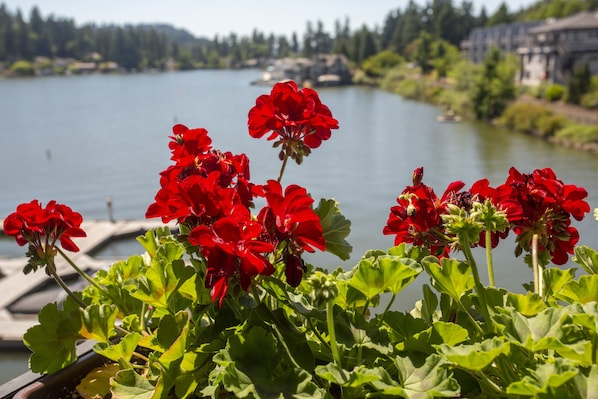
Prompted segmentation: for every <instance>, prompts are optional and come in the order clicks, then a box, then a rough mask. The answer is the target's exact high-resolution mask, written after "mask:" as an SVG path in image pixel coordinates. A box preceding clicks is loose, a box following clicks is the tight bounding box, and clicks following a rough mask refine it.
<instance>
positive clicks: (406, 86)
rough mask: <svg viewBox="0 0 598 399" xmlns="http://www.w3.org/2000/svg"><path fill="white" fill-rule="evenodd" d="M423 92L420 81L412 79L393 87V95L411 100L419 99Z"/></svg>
mask: <svg viewBox="0 0 598 399" xmlns="http://www.w3.org/2000/svg"><path fill="white" fill-rule="evenodd" d="M423 92H424V87H423V84H422V83H421V82H420V81H417V80H412V79H405V80H402V81H400V82H399V83H398V84H397V85H396V87H395V93H397V94H399V95H401V96H403V97H405V98H408V99H411V100H415V99H419V98H421V96H422V95H423Z"/></svg>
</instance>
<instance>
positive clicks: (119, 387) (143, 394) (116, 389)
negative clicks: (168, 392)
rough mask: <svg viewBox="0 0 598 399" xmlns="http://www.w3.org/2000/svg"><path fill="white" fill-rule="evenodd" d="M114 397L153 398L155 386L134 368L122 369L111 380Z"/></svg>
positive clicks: (118, 398) (124, 398) (114, 398)
mask: <svg viewBox="0 0 598 399" xmlns="http://www.w3.org/2000/svg"><path fill="white" fill-rule="evenodd" d="M110 385H111V388H112V399H152V397H153V396H154V386H153V385H152V383H151V382H150V381H149V380H148V379H146V378H143V377H142V376H140V375H139V374H137V373H136V372H135V371H134V370H133V369H127V370H121V371H120V372H118V373H117V374H116V377H114V378H113V379H112V380H111V383H110Z"/></svg>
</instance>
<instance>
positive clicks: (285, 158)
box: [278, 151, 289, 183]
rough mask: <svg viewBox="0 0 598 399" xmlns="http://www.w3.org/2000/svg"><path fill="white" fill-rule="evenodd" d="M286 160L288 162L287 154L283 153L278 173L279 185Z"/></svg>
mask: <svg viewBox="0 0 598 399" xmlns="http://www.w3.org/2000/svg"><path fill="white" fill-rule="evenodd" d="M288 160H289V152H288V151H285V153H284V159H283V160H282V166H281V167H280V172H279V173H278V182H279V183H280V181H281V180H282V175H283V174H284V170H285V169H286V167H287V162H288Z"/></svg>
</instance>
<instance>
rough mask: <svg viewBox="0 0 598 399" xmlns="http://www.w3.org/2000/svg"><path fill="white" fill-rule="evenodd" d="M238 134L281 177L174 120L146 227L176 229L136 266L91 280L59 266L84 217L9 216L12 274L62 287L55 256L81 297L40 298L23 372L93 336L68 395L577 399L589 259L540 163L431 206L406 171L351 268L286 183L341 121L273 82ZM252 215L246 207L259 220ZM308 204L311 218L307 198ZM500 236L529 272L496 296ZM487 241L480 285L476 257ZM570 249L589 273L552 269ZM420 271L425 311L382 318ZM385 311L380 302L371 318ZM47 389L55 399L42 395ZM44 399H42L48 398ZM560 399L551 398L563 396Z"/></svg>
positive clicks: (165, 232)
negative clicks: (41, 277) (519, 285)
mask: <svg viewBox="0 0 598 399" xmlns="http://www.w3.org/2000/svg"><path fill="white" fill-rule="evenodd" d="M248 127H249V133H250V135H251V136H252V137H255V138H262V137H264V136H266V138H267V139H268V140H273V141H274V143H273V146H274V147H275V148H277V150H278V151H279V153H278V155H279V159H280V160H281V161H282V164H281V169H280V173H279V175H278V177H277V178H276V179H273V180H269V181H267V182H265V183H262V184H256V183H254V182H252V181H251V180H250V173H249V159H248V158H247V157H246V156H245V155H244V154H240V155H234V154H231V153H230V152H223V151H219V150H216V149H214V148H212V145H211V139H210V137H209V135H208V132H207V131H206V130H205V129H189V128H187V127H185V126H183V125H176V126H174V128H173V135H172V136H171V139H172V140H171V142H170V143H169V147H170V150H171V152H172V158H171V159H172V161H173V164H172V165H171V166H169V167H168V168H167V169H166V170H165V171H163V172H162V173H161V176H160V183H161V188H160V190H159V191H158V193H157V194H156V197H155V201H154V202H153V203H152V204H151V205H150V206H149V207H148V209H147V213H146V216H147V217H160V218H162V220H163V221H164V222H165V223H167V222H171V221H176V222H177V223H178V227H179V231H178V232H177V233H176V234H173V233H172V232H171V231H170V229H168V228H166V227H165V228H163V229H156V230H153V231H149V232H147V234H145V235H144V236H142V237H139V238H138V241H139V242H140V244H141V245H142V246H143V248H144V251H145V252H144V254H143V255H134V256H132V257H130V258H128V259H126V260H123V261H120V262H117V263H115V264H113V265H112V266H110V268H109V269H107V270H101V271H99V272H97V273H96V274H95V275H94V276H92V277H89V276H87V275H85V273H82V272H81V270H80V269H79V268H78V267H77V265H75V264H74V263H73V262H71V261H70V259H69V257H68V254H67V251H77V250H78V249H77V246H76V244H75V243H74V241H73V239H74V238H78V237H83V236H84V235H85V232H84V231H83V230H81V228H80V224H81V219H82V218H81V215H79V214H78V213H76V212H74V211H73V210H71V209H70V208H69V207H68V206H66V205H63V204H59V203H56V202H54V201H51V202H50V203H48V204H47V205H46V206H45V207H44V206H42V204H40V203H39V202H38V201H32V202H31V203H28V204H22V205H19V206H18V207H17V210H16V212H14V213H13V214H11V215H9V216H8V217H7V218H6V219H5V225H4V228H5V233H6V234H9V235H13V236H14V237H15V238H16V240H17V242H18V243H19V244H20V245H25V244H28V245H29V250H28V256H29V259H30V262H29V265H28V267H27V270H26V271H35V270H36V269H38V268H45V270H46V272H47V273H48V274H49V275H51V276H53V277H54V278H55V279H56V280H57V281H58V282H59V284H60V283H61V280H60V276H59V275H58V273H56V268H55V266H54V265H55V258H56V257H57V256H61V257H64V258H65V259H67V261H68V262H69V263H70V264H71V266H72V267H73V268H74V269H75V270H76V271H77V272H79V273H81V274H82V276H83V277H84V278H86V279H87V281H88V282H89V285H88V286H87V287H86V288H85V289H84V290H83V291H81V292H71V291H70V290H68V287H67V286H66V285H63V284H61V285H63V288H65V290H67V292H68V294H69V296H68V298H67V299H66V301H64V303H61V304H57V303H51V304H48V305H47V306H45V307H44V308H43V309H42V311H41V312H40V314H39V325H36V326H34V327H32V328H31V329H30V330H29V331H27V333H26V334H25V336H24V342H25V344H26V345H27V346H28V347H29V348H30V349H31V350H32V355H31V359H30V367H31V370H32V371H34V372H36V373H45V374H52V373H55V372H57V371H58V370H61V369H63V368H65V367H66V366H68V365H69V364H72V363H74V362H75V361H76V355H75V348H76V344H77V343H78V342H80V341H82V340H84V341H93V342H95V344H94V346H93V349H94V352H95V353H96V354H98V355H100V356H101V357H102V358H103V359H104V362H103V363H102V365H101V366H100V368H96V369H94V370H93V371H92V375H91V377H89V378H87V379H84V381H83V383H82V384H80V386H79V390H80V391H81V392H80V394H81V395H83V396H84V397H112V398H129V399H142V398H143V399H145V398H200V397H210V398H225V397H240V398H271V397H275V398H279V397H281V398H287V397H310V398H364V397H405V398H433V397H484V398H493V397H496V398H505V397H565V396H566V397H570V398H584V397H589V396H590V394H593V392H595V387H596V386H598V366H597V364H596V357H597V353H598V307H597V305H596V300H597V299H598V274H597V271H598V266H596V265H598V254H597V253H596V252H595V251H593V250H592V249H590V248H587V247H576V243H577V242H578V233H577V230H576V229H575V228H574V227H573V226H572V225H571V222H572V218H573V219H577V220H580V219H581V218H582V217H583V216H584V215H585V214H586V213H587V212H589V210H590V207H589V204H588V203H587V202H586V201H585V198H586V196H587V193H586V191H585V190H584V189H583V188H581V187H577V186H575V185H572V184H565V183H563V182H562V181H561V180H559V179H558V178H557V177H556V175H555V174H554V173H553V171H552V170H550V169H548V168H547V169H541V170H535V171H533V172H532V173H529V174H525V173H520V172H519V171H517V170H516V169H514V168H512V169H511V170H510V171H509V175H508V177H507V179H506V181H505V182H504V183H503V184H501V185H499V186H497V187H492V186H491V185H490V184H489V182H488V181H487V180H485V179H483V180H480V181H478V182H475V183H473V184H472V186H471V187H470V188H469V189H465V183H463V182H460V181H456V182H454V183H451V184H450V185H449V186H448V188H447V189H446V190H445V192H444V193H443V195H441V196H438V195H437V194H436V193H435V191H434V190H433V189H432V188H431V187H429V186H427V185H426V184H424V183H423V168H418V169H416V170H415V171H414V173H413V184H412V185H410V186H408V187H406V188H405V189H404V190H403V191H402V193H400V194H399V196H398V197H397V203H396V204H395V205H394V206H392V207H391V210H390V214H389V218H388V220H387V223H386V226H385V227H384V228H383V233H384V234H387V235H392V236H394V237H395V246H394V247H392V248H390V249H388V250H378V249H373V250H370V251H368V252H367V253H365V254H364V255H363V257H362V258H361V259H360V260H359V261H358V262H357V264H356V266H355V267H354V268H353V269H351V270H342V269H337V270H331V271H328V270H324V269H321V268H318V267H316V266H313V265H310V264H308V263H306V262H305V261H304V259H303V255H304V254H305V252H314V251H328V252H331V253H333V254H335V255H337V256H339V257H340V258H341V259H347V258H348V257H349V253H350V251H351V246H350V245H349V244H348V242H347V241H346V238H347V236H348V234H349V231H350V222H349V221H348V220H347V219H345V218H344V216H343V215H342V214H341V212H340V210H339V207H338V203H337V202H336V201H334V200H325V199H323V200H320V201H319V202H318V203H317V204H316V203H315V202H314V199H312V198H311V197H310V195H309V194H308V191H307V190H306V189H305V188H303V187H301V186H298V185H295V184H289V185H285V186H283V184H282V178H283V175H284V171H285V168H286V167H287V163H288V161H289V160H293V161H295V162H296V163H297V164H300V163H302V162H303V161H304V158H305V157H307V156H308V155H309V154H310V152H311V151H312V150H314V149H316V148H319V147H320V145H321V144H322V142H323V141H325V140H327V139H329V138H330V136H331V131H332V130H334V129H336V128H337V127H338V122H337V121H336V120H335V119H334V118H333V117H332V113H331V111H330V110H329V109H328V107H326V106H325V105H324V104H322V103H321V101H320V99H319V97H318V94H317V93H316V92H315V91H314V90H311V89H309V88H303V89H300V88H298V87H297V85H296V84H295V83H293V82H284V83H278V84H276V85H275V86H274V87H273V89H272V91H271V93H270V94H267V95H262V96H260V97H259V98H258V99H257V100H256V104H255V106H254V107H253V108H252V109H251V110H250V111H249V118H248ZM258 203H261V204H262V205H261V206H260V207H259V211H256V209H258V205H257V204H258ZM314 205H315V206H314ZM509 232H512V233H514V234H516V250H515V253H516V255H517V256H519V255H521V254H523V253H524V252H525V253H526V256H525V258H524V262H521V263H522V264H523V265H524V266H525V264H527V265H529V266H530V268H531V269H532V270H533V276H534V278H533V282H534V284H530V285H527V286H526V287H527V288H528V291H527V292H526V293H525V294H518V293H513V292H508V291H506V290H504V289H501V288H497V287H496V283H495V281H494V277H493V276H494V271H493V262H492V248H493V247H495V246H496V245H498V244H499V242H503V241H502V239H503V238H505V237H506V236H507V234H509ZM475 246H483V247H485V248H486V252H485V253H486V265H487V268H488V275H489V282H488V283H485V282H483V281H482V280H481V278H480V273H479V270H478V263H477V261H476V259H475V258H474V256H473V253H472V251H471V248H472V247H475ZM572 254H574V258H573V259H574V260H575V261H576V262H578V263H579V264H580V265H581V266H582V267H583V268H584V269H585V270H586V272H587V274H585V275H583V276H581V277H579V278H575V271H574V270H573V269H563V268H558V267H547V266H548V265H549V264H550V263H551V262H552V263H554V264H556V265H563V264H565V263H566V262H567V261H568V259H569V255H572ZM420 274H426V275H427V276H428V277H429V279H430V284H424V285H423V292H422V297H421V299H420V300H419V301H418V302H417V304H416V306H415V308H414V309H413V310H412V311H411V312H400V311H396V310H393V308H392V304H393V302H394V300H395V298H396V297H397V296H398V295H399V294H400V292H401V291H402V290H403V289H404V288H405V287H406V286H407V285H408V284H410V283H411V282H413V281H414V280H415V279H416V278H417V277H418V276H419V275H420ZM381 304H384V305H382V306H381ZM50 395H51V397H54V398H56V397H58V396H56V394H50ZM52 395H54V396H52ZM563 395H564V396H563Z"/></svg>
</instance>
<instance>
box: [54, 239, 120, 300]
mask: <svg viewBox="0 0 598 399" xmlns="http://www.w3.org/2000/svg"><path fill="white" fill-rule="evenodd" d="M56 249H57V250H58V253H59V254H60V256H62V257H63V258H64V260H66V261H67V262H68V264H69V265H70V266H71V267H72V268H73V269H75V271H76V272H77V274H79V275H80V276H81V277H83V278H84V279H85V280H87V282H88V283H89V284H91V285H93V286H94V287H95V288H96V289H97V290H98V291H100V292H102V293H104V294H105V295H108V293H107V292H106V291H105V290H104V289H103V288H102V287H101V286H100V285H99V284H98V283H96V282H95V281H93V279H92V278H91V277H89V275H88V274H87V273H85V272H84V271H83V270H81V269H80V268H79V267H78V266H77V265H76V264H75V262H73V261H72V260H71V258H69V257H68V255H67V254H66V253H64V251H62V250H61V249H60V248H58V247H56Z"/></svg>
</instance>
